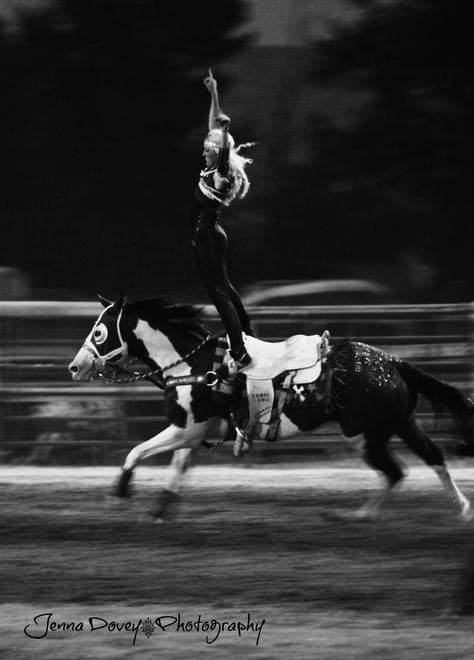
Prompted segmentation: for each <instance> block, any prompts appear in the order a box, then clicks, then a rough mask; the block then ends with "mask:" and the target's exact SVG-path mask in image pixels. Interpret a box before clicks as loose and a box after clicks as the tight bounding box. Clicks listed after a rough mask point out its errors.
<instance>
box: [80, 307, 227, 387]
mask: <svg viewBox="0 0 474 660" xmlns="http://www.w3.org/2000/svg"><path fill="white" fill-rule="evenodd" d="M111 306H112V305H111ZM107 309H109V307H108V308H107ZM107 309H106V310H105V311H107ZM101 318H102V317H101ZM121 318H122V310H120V312H119V314H118V316H117V321H116V323H117V327H116V330H117V336H118V338H119V340H120V346H119V347H118V348H115V349H113V350H111V351H109V352H108V353H106V354H105V355H101V354H100V353H99V351H98V350H97V346H95V344H94V343H93V342H92V341H91V340H90V339H89V337H88V338H87V339H86V340H85V342H84V343H83V345H82V348H84V349H85V350H86V351H87V352H88V353H89V354H90V355H91V357H92V364H93V367H94V376H93V377H97V378H99V379H100V380H101V381H102V382H104V383H107V384H109V385H113V384H116V383H136V382H137V381H140V380H148V381H150V382H151V383H153V384H154V385H156V386H157V387H159V388H160V389H162V390H164V389H167V388H169V387H173V386H175V385H189V384H193V383H202V384H205V385H208V386H209V387H211V386H212V385H215V384H216V383H217V382H218V380H219V379H218V377H217V375H216V373H215V372H214V371H208V372H206V374H204V375H197V376H194V375H189V376H169V377H165V376H164V375H163V372H164V371H168V370H169V369H172V368H173V367H176V366H178V365H179V364H183V363H184V362H186V361H187V360H188V358H190V357H192V356H193V355H194V354H195V353H197V352H198V351H199V350H200V349H201V348H203V347H204V346H205V345H206V344H207V343H208V342H209V341H210V340H211V339H213V338H214V336H213V335H207V336H206V337H205V338H204V339H203V340H202V341H201V342H200V343H199V344H198V345H197V346H195V347H194V348H193V349H192V350H191V351H189V353H186V355H183V356H181V357H179V358H178V359H177V360H175V361H174V362H171V363H170V364H168V365H166V366H164V367H160V366H158V367H156V369H150V370H149V371H145V372H140V371H131V370H130V369H129V366H130V365H131V364H133V363H134V362H135V361H136V358H129V356H128V348H127V344H126V343H125V342H124V340H123V337H122V333H121V331H120V320H121ZM94 327H97V323H96V325H95V326H94ZM92 332H93V331H92ZM91 334H92V333H91ZM117 356H120V357H119V358H118V360H116V361H115V362H111V360H112V359H113V358H117ZM110 369H112V374H110V372H109V373H107V370H110ZM119 374H123V377H120V376H119Z"/></svg>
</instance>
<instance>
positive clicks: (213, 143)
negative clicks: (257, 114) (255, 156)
mask: <svg viewBox="0 0 474 660" xmlns="http://www.w3.org/2000/svg"><path fill="white" fill-rule="evenodd" d="M221 140H222V130H221V129H220V128H213V129H212V130H210V131H209V133H208V134H207V136H206V139H205V140H204V145H205V146H206V147H207V148H211V149H212V150H213V151H214V152H215V153H219V150H220V145H221ZM254 144H255V142H245V143H244V144H239V146H238V147H236V146H235V141H234V138H233V137H232V135H230V133H229V147H230V149H229V176H228V178H229V181H230V189H229V190H228V191H227V194H226V202H227V203H230V202H231V201H232V200H233V199H235V198H236V197H237V199H243V198H244V197H245V195H246V194H247V193H248V191H249V188H250V181H249V178H248V176H247V172H246V171H245V167H246V166H247V165H248V164H249V163H252V162H253V160H252V158H246V157H245V156H241V155H240V153H239V152H240V150H241V149H246V148H248V147H253V145H254Z"/></svg>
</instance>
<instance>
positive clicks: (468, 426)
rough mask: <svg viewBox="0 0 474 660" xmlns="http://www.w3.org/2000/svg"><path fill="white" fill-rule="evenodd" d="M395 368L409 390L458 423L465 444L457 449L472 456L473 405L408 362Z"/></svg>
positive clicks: (398, 362) (447, 384) (443, 383)
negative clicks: (420, 395) (446, 413)
mask: <svg viewBox="0 0 474 660" xmlns="http://www.w3.org/2000/svg"><path fill="white" fill-rule="evenodd" d="M394 364H395V367H396V369H397V371H398V373H399V374H400V376H401V377H402V378H403V380H404V381H405V382H406V384H407V385H408V387H409V388H413V389H414V390H415V392H419V393H420V394H422V395H423V396H424V397H425V398H426V399H428V401H429V402H430V403H431V405H432V406H433V407H434V408H435V409H436V410H437V411H439V410H441V409H442V408H443V407H445V408H447V409H448V410H449V412H450V413H451V414H452V415H453V417H454V418H455V419H456V420H457V421H458V423H459V425H460V426H461V428H462V430H463V432H464V435H465V438H466V440H465V442H464V443H463V445H461V446H460V447H459V449H460V451H461V452H462V453H465V454H471V455H473V454H474V403H473V402H472V400H471V399H470V398H469V397H467V396H464V394H462V392H461V391H460V390H458V389H457V388H456V387H454V386H453V385H449V383H446V382H444V381H443V380H440V379H439V378H435V377H434V376H430V375H429V374H427V373H425V372H424V371H421V370H420V369H416V368H415V367H413V366H412V365H411V364H408V362H404V361H403V360H397V361H396V362H395V363H394Z"/></svg>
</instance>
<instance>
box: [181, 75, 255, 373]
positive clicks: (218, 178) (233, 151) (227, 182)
mask: <svg viewBox="0 0 474 660" xmlns="http://www.w3.org/2000/svg"><path fill="white" fill-rule="evenodd" d="M204 85H205V87H206V88H207V89H208V91H209V93H210V95H211V107H210V110H209V132H208V134H207V136H206V139H205V140H204V151H203V156H204V159H205V162H206V167H205V168H204V170H202V172H201V176H200V179H199V182H198V185H197V186H196V190H195V193H194V196H195V208H194V213H193V224H192V232H191V234H192V235H191V243H192V245H193V247H194V252H195V254H196V259H197V264H198V268H199V271H200V274H201V277H202V279H203V281H204V285H205V287H206V289H207V291H208V294H209V296H210V298H211V300H212V302H213V304H214V305H215V307H216V309H217V311H218V313H219V315H220V317H221V319H222V322H223V324H224V327H225V329H226V331H227V334H228V337H229V343H230V355H231V357H232V358H233V360H234V362H235V366H236V367H237V369H238V370H242V369H244V368H245V367H247V366H248V365H249V364H250V362H251V357H250V355H249V354H248V353H247V350H246V348H245V346H244V341H243V337H242V331H243V332H245V333H246V334H253V333H252V331H251V328H250V320H249V317H248V315H247V313H246V311H245V309H244V306H243V304H242V301H241V299H240V296H239V294H238V293H237V291H236V289H235V288H234V287H233V286H232V284H231V283H230V281H229V276H228V273H227V264H226V255H227V235H226V233H225V231H224V229H223V228H222V227H221V225H220V224H219V220H220V217H221V213H222V211H223V209H224V208H225V207H227V206H229V204H230V203H231V202H232V201H233V200H234V199H235V198H237V199H242V198H243V197H245V195H246V194H247V192H248V189H249V187H250V183H249V180H248V178H247V174H246V173H245V166H246V165H247V164H248V163H251V162H252V161H251V160H250V159H249V158H244V157H243V156H241V155H240V154H239V153H238V152H239V149H240V148H241V147H243V146H250V144H246V145H240V146H239V147H238V148H235V145H234V140H233V138H232V136H231V135H230V133H229V124H230V118H229V117H228V116H227V115H225V114H223V113H222V111H221V109H220V107H219V98H218V94H217V82H216V80H215V78H214V77H213V75H212V71H211V70H210V69H209V76H208V77H207V78H205V79H204Z"/></svg>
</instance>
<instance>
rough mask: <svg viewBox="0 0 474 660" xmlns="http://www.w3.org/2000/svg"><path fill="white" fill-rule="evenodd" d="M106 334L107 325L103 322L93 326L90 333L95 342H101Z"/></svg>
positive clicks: (105, 337)
mask: <svg viewBox="0 0 474 660" xmlns="http://www.w3.org/2000/svg"><path fill="white" fill-rule="evenodd" d="M107 335H108V331H107V327H106V326H105V325H104V324H103V323H99V325H98V326H97V327H96V328H94V332H93V333H92V337H93V339H94V342H95V343H96V344H103V343H104V341H105V340H106V339H107Z"/></svg>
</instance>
